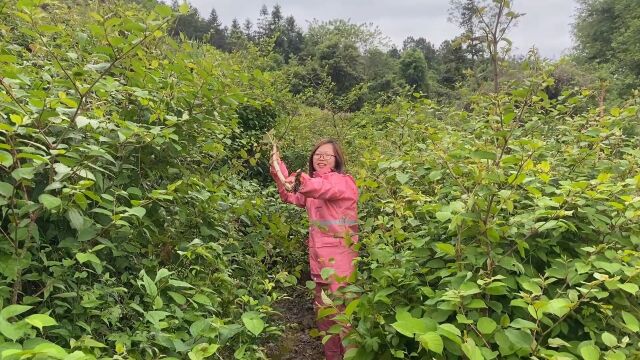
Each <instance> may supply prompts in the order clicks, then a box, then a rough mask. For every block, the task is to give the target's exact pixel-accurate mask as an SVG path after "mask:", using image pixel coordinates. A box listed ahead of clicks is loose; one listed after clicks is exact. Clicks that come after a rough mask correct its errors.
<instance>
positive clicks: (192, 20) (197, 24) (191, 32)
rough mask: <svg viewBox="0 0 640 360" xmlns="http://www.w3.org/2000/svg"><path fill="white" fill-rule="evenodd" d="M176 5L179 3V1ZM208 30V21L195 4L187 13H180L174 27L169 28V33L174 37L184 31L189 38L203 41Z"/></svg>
mask: <svg viewBox="0 0 640 360" xmlns="http://www.w3.org/2000/svg"><path fill="white" fill-rule="evenodd" d="M174 5H177V3H176V4H174ZM176 8H177V6H176ZM208 32H209V31H208V24H207V22H206V21H205V20H204V19H202V17H201V16H200V12H199V11H198V9H197V8H195V7H193V6H190V7H189V12H188V13H187V14H185V15H179V16H178V17H177V18H176V21H175V24H174V26H173V28H172V29H170V30H169V34H171V36H173V37H177V36H179V35H180V33H182V34H184V36H186V37H187V39H190V40H198V41H202V39H203V37H204V35H205V34H207V33H208Z"/></svg>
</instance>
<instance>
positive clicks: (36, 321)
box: [24, 314, 58, 331]
mask: <svg viewBox="0 0 640 360" xmlns="http://www.w3.org/2000/svg"><path fill="white" fill-rule="evenodd" d="M24 320H25V321H26V322H28V323H29V324H31V325H33V326H35V327H37V328H38V329H40V331H42V328H43V327H45V326H53V325H58V323H57V322H56V320H55V319H53V318H52V317H50V316H49V315H46V314H33V315H29V316H27V317H26V318H25V319H24Z"/></svg>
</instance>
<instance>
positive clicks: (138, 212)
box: [128, 206, 147, 219]
mask: <svg viewBox="0 0 640 360" xmlns="http://www.w3.org/2000/svg"><path fill="white" fill-rule="evenodd" d="M128 213H129V214H133V215H135V216H137V217H139V218H141V219H142V217H143V216H144V214H146V213H147V210H146V209H145V208H143V207H139V206H136V207H133V208H131V209H129V211H128Z"/></svg>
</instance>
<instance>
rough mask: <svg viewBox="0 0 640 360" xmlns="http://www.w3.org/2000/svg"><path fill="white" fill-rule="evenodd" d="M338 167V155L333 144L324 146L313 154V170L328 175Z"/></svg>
mask: <svg viewBox="0 0 640 360" xmlns="http://www.w3.org/2000/svg"><path fill="white" fill-rule="evenodd" d="M335 167H336V154H335V152H334V151H333V145H332V144H324V145H322V146H320V147H319V148H318V150H316V152H315V153H313V169H314V170H315V171H317V172H320V173H326V172H329V171H331V170H332V169H334V168H335Z"/></svg>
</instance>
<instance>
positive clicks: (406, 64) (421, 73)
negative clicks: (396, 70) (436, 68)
mask: <svg viewBox="0 0 640 360" xmlns="http://www.w3.org/2000/svg"><path fill="white" fill-rule="evenodd" d="M400 76H401V77H402V78H403V79H404V81H405V82H406V83H407V84H408V85H409V86H411V87H412V88H413V89H414V90H415V91H426V80H427V62H426V60H425V59H424V55H422V52H421V51H420V50H418V49H415V48H413V49H409V50H407V51H405V52H403V53H402V57H401V58H400Z"/></svg>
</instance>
